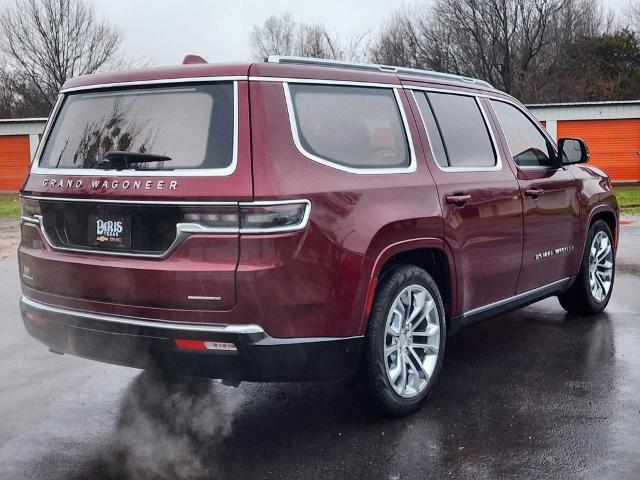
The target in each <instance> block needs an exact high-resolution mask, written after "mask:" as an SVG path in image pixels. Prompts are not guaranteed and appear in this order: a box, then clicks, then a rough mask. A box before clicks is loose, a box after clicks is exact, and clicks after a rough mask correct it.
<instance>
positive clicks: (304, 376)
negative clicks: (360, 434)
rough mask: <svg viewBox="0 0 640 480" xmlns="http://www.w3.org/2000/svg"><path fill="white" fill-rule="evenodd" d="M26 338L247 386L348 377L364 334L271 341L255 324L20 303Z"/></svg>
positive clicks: (29, 301)
mask: <svg viewBox="0 0 640 480" xmlns="http://www.w3.org/2000/svg"><path fill="white" fill-rule="evenodd" d="M20 311H21V312H22V318H23V321H24V324H25V327H26V329H27V331H28V332H29V334H30V335H32V336H33V337H35V338H36V339H38V340H39V341H41V342H42V343H44V344H45V345H46V346H48V347H49V348H50V349H51V350H53V351H55V352H59V353H68V354H71V355H76V356H79V357H84V358H89V359H92V360H97V361H101V362H106V363H112V364H116V365H123V366H129V367H136V368H147V367H150V366H151V365H160V366H161V367H163V368H166V369H168V370H170V371H172V372H174V373H176V374H180V375H193V376H203V377H210V378H223V379H229V380H246V381H261V382H275V381H307V380H308V381H311V380H334V379H340V378H347V377H349V376H351V375H353V374H354V373H355V371H356V369H357V366H358V362H359V360H360V353H361V350H362V344H363V337H348V338H333V337H330V338H329V337H323V338H273V337H270V336H269V335H268V334H267V333H266V332H265V331H264V330H263V329H262V328H261V327H260V326H258V325H227V326H223V325H194V324H185V323H169V322H161V321H157V320H146V319H141V318H126V317H120V316H113V315H102V314H96V313H92V312H85V311H80V310H71V309H66V308H61V307H55V306H51V305H47V304H44V303H40V302H37V301H35V300H32V299H29V298H27V297H24V296H23V297H22V298H21V300H20ZM176 339H183V340H199V341H207V342H224V343H232V344H233V345H234V346H235V348H236V349H237V350H236V351H217V350H185V349H181V348H178V347H177V346H176V342H175V340H176Z"/></svg>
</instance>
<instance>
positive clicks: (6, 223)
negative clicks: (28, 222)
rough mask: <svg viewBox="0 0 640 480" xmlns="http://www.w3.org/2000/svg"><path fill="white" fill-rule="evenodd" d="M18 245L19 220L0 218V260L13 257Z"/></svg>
mask: <svg viewBox="0 0 640 480" xmlns="http://www.w3.org/2000/svg"><path fill="white" fill-rule="evenodd" d="M19 243H20V219H19V218H0V258H5V257H8V256H10V255H13V254H14V253H15V251H16V249H17V248H18V244H19Z"/></svg>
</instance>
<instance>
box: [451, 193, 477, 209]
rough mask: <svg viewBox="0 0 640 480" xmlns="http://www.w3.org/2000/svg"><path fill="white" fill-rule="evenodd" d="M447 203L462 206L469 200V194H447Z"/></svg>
mask: <svg viewBox="0 0 640 480" xmlns="http://www.w3.org/2000/svg"><path fill="white" fill-rule="evenodd" d="M445 200H446V202H447V203H453V204H454V205H457V206H459V207H461V206H463V205H464V204H465V203H467V202H468V201H469V200H471V195H465V194H458V195H447V196H446V197H445Z"/></svg>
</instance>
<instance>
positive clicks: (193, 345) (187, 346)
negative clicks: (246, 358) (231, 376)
mask: <svg viewBox="0 0 640 480" xmlns="http://www.w3.org/2000/svg"><path fill="white" fill-rule="evenodd" d="M175 343H176V347H178V348H179V349H180V350H197V351H211V350H217V351H222V352H237V351H238V348H237V347H236V346H235V344H233V343H231V342H215V341H205V340H187V339H184V338H176V339H175Z"/></svg>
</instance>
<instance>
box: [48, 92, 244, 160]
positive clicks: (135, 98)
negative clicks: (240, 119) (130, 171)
mask: <svg viewBox="0 0 640 480" xmlns="http://www.w3.org/2000/svg"><path fill="white" fill-rule="evenodd" d="M234 108H235V106H234V86H233V84H232V83H216V84H206V85H204V84H198V85H192V86H189V85H184V86H182V85H181V86H175V87H173V86H171V87H167V86H162V87H153V88H136V89H133V88H129V89H126V90H123V89H116V90H103V91H97V92H78V93H70V94H68V95H67V96H66V98H65V99H64V101H63V103H62V106H61V108H60V111H59V114H58V115H57V118H56V119H55V122H54V125H53V128H52V130H51V134H50V136H49V138H48V140H47V143H46V145H45V148H44V150H43V153H42V156H41V158H40V163H39V166H40V167H41V168H70V169H92V168H95V166H96V164H97V162H99V161H100V160H101V159H102V158H103V157H104V156H105V155H106V154H107V153H109V152H113V151H125V152H135V153H147V154H157V155H163V156H167V157H170V158H171V160H169V161H164V162H145V163H140V164H136V166H135V168H136V169H140V170H174V169H198V168H208V169H222V168H226V167H229V166H230V165H231V163H232V161H233V156H234V128H235V116H234Z"/></svg>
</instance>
